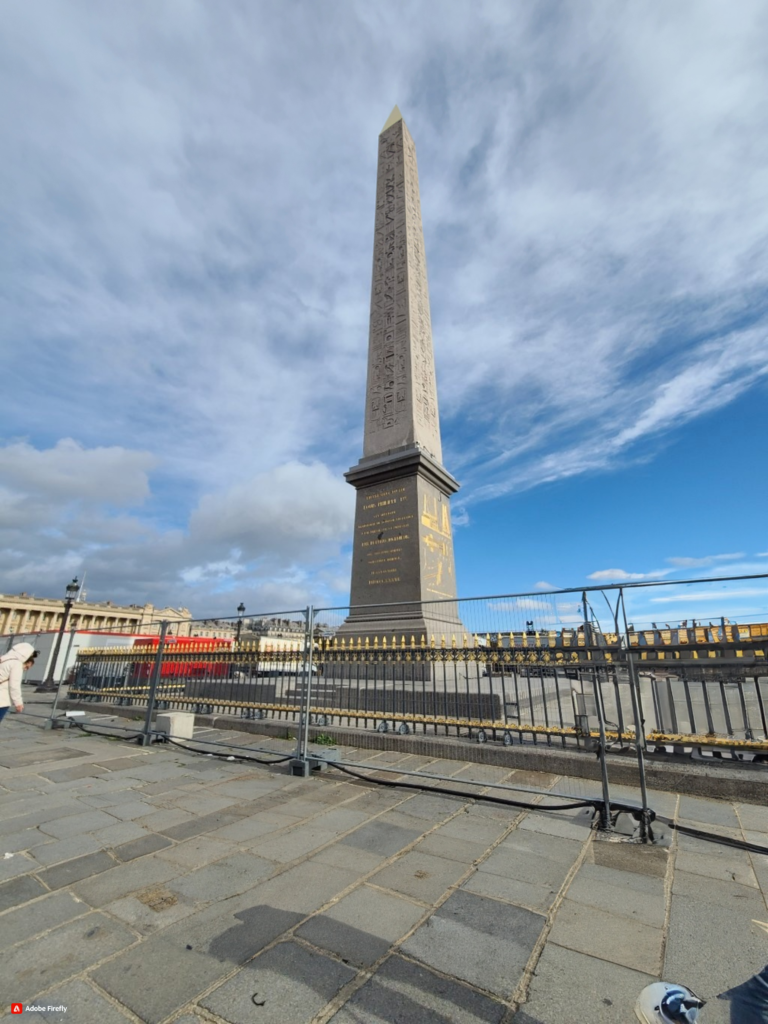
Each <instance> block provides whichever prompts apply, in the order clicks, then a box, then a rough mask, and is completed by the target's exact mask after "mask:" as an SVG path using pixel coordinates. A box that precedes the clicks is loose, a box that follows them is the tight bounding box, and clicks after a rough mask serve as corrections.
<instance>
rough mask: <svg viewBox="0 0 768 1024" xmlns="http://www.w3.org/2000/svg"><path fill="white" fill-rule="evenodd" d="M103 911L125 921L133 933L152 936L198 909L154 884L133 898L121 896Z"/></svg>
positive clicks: (162, 884) (193, 904)
mask: <svg viewBox="0 0 768 1024" xmlns="http://www.w3.org/2000/svg"><path fill="white" fill-rule="evenodd" d="M103 909H104V910H105V911H106V913H108V914H112V915H113V916H114V917H117V918H119V919H120V920H121V921H125V923H126V924H128V925H130V927H131V928H133V929H134V931H137V932H140V933H141V934H142V935H152V934H153V933H154V932H159V931H161V930H162V929H163V928H168V927H170V926H171V925H172V924H176V923H177V922H178V921H183V920H184V918H185V917H189V916H190V915H191V914H194V913H195V911H196V910H198V909H199V908H198V906H197V904H195V903H194V902H193V901H192V900H186V899H184V897H180V896H179V895H178V894H177V893H175V892H172V891H171V890H170V889H169V888H168V887H167V884H164V883H158V884H157V885H152V886H148V887H147V888H146V889H140V890H139V891H138V892H137V893H136V894H135V895H134V896H123V898H122V899H119V900H115V901H114V902H113V903H107V904H106V906H105V907H104V908H103Z"/></svg>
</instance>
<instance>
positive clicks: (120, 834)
mask: <svg viewBox="0 0 768 1024" xmlns="http://www.w3.org/2000/svg"><path fill="white" fill-rule="evenodd" d="M146 835H147V830H146V829H143V828H142V827H141V825H136V824H135V823H134V822H132V821H121V822H118V823H117V824H116V825H110V826H109V828H101V829H99V830H98V831H97V832H92V833H91V836H92V838H93V839H95V840H96V841H97V842H98V843H100V844H101V846H102V847H108V848H111V847H114V846H122V845H123V844H124V843H130V842H132V841H133V840H136V839H141V838H142V837H143V836H146ZM168 841H169V842H170V840H168Z"/></svg>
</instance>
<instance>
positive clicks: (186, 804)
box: [173, 793, 235, 814]
mask: <svg viewBox="0 0 768 1024" xmlns="http://www.w3.org/2000/svg"><path fill="white" fill-rule="evenodd" d="M234 803H235V799H234V798H233V797H218V796H206V795H200V794H198V793H185V794H184V795H183V796H180V797H177V798H176V799H175V800H174V801H173V806H174V807H181V809H182V810H184V811H192V812H193V813H194V814H215V813H216V811H223V810H226V808H228V807H232V805H233V804H234Z"/></svg>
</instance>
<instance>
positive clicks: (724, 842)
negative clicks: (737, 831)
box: [656, 814, 768, 856]
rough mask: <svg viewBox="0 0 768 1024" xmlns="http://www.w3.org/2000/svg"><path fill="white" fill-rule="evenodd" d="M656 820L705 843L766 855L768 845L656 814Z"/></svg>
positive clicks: (767, 854) (767, 853)
mask: <svg viewBox="0 0 768 1024" xmlns="http://www.w3.org/2000/svg"><path fill="white" fill-rule="evenodd" d="M656 820H657V821H662V822H664V824H665V825H667V826H668V827H669V828H673V829H675V831H676V832H681V833H682V834H683V835H684V836H691V838H693V839H701V840H703V841H704V842H705V843H718V844H719V845H720V846H729V847H731V849H733V850H743V851H744V852H745V853H758V854H762V855H763V856H768V847H766V846H759V845H758V844H757V843H750V842H748V841H747V840H746V839H732V838H731V837H730V836H720V835H718V834H717V833H716V832H703V831H702V830H701V829H698V828H691V826H690V825H678V824H676V823H675V822H674V821H672V819H671V818H664V817H662V815H660V814H659V815H657V817H656Z"/></svg>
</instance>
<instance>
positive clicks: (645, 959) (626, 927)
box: [549, 890, 663, 974]
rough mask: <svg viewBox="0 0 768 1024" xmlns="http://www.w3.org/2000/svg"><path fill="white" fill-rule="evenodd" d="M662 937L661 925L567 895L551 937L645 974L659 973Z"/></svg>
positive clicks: (570, 946)
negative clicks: (606, 910) (597, 906)
mask: <svg viewBox="0 0 768 1024" xmlns="http://www.w3.org/2000/svg"><path fill="white" fill-rule="evenodd" d="M628 892H629V890H628ZM662 924H663V919H662ZM662 937H663V932H662V928H661V927H658V928H652V927H650V926H648V925H645V924H641V923H640V922H639V921H636V920H634V919H629V918H628V917H627V916H625V915H622V916H618V915H616V914H609V913H606V912H604V911H602V910H597V909H595V907H593V906H586V905H584V904H581V903H576V902H574V901H572V900H570V899H568V898H567V897H566V899H564V900H563V902H562V904H561V905H560V907H559V909H558V911H557V915H556V917H555V923H554V925H553V926H552V931H551V932H550V936H549V941H550V942H555V943H557V945H559V946H565V947H567V948H568V949H574V950H576V952H577V953H587V954H588V955H589V956H596V957H599V958H600V959H601V960H609V961H610V962H611V963H614V964H620V965H621V966H622V967H630V968H632V969H633V970H637V971H642V972H643V973H645V974H658V973H659V971H660V969H661V945H662Z"/></svg>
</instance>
